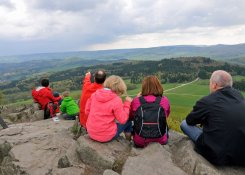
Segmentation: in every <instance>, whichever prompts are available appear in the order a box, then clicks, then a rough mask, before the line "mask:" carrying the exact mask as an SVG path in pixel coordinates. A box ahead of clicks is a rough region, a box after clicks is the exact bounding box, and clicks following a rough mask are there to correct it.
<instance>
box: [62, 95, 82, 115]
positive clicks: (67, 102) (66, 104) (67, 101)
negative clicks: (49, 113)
mask: <svg viewBox="0 0 245 175" xmlns="http://www.w3.org/2000/svg"><path fill="white" fill-rule="evenodd" d="M60 110H61V112H62V113H66V114H68V115H71V116H72V115H75V114H77V113H79V107H78V105H77V104H76V102H75V101H74V100H73V98H72V97H65V98H64V99H63V101H62V103H61V106H60Z"/></svg>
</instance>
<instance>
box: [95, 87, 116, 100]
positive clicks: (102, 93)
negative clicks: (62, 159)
mask: <svg viewBox="0 0 245 175" xmlns="http://www.w3.org/2000/svg"><path fill="white" fill-rule="evenodd" d="M94 95H95V98H96V100H97V101H99V102H107V101H110V100H112V99H113V98H115V97H117V94H116V93H114V92H112V91H111V90H110V89H104V88H103V89H99V90H97V91H96V92H95V94H94Z"/></svg>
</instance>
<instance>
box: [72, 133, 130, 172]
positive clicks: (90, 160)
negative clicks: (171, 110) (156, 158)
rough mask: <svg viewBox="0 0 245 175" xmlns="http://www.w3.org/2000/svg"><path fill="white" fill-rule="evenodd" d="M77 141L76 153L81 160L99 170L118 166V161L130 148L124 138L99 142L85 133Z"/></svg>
mask: <svg viewBox="0 0 245 175" xmlns="http://www.w3.org/2000/svg"><path fill="white" fill-rule="evenodd" d="M77 141H78V143H79V147H78V148H77V153H78V155H79V157H80V159H81V161H82V162H84V163H86V164H88V165H91V166H94V167H97V168H99V169H101V170H105V169H113V168H114V167H116V168H118V167H117V166H118V162H121V161H120V160H122V161H123V159H122V157H123V155H124V154H125V153H126V152H129V151H130V149H131V147H130V145H129V142H128V141H126V140H125V139H118V140H114V141H111V142H108V143H99V142H96V141H93V140H91V139H90V138H89V137H88V136H87V135H85V136H83V137H79V139H78V140H77ZM119 164H120V163H119Z"/></svg>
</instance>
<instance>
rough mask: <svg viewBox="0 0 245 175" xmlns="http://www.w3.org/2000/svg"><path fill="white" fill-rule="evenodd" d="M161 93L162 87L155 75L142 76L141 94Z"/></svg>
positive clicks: (159, 94)
mask: <svg viewBox="0 0 245 175" xmlns="http://www.w3.org/2000/svg"><path fill="white" fill-rule="evenodd" d="M162 94H163V87H162V85H161V82H160V81H159V79H158V78H157V77H156V76H154V75H151V76H147V77H145V78H144V80H143V82H142V88H141V95H143V96H146V95H154V96H162Z"/></svg>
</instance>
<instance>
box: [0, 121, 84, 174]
mask: <svg viewBox="0 0 245 175" xmlns="http://www.w3.org/2000/svg"><path fill="white" fill-rule="evenodd" d="M72 124H73V121H64V120H61V121H60V122H54V121H53V120H51V119H50V120H42V121H38V122H33V123H21V124H16V125H10V127H9V128H7V129H6V131H5V129H4V130H2V131H1V132H0V140H1V142H6V141H7V142H8V143H9V144H10V145H11V147H12V148H11V150H10V151H9V153H8V154H9V155H7V156H5V155H3V154H2V153H1V152H0V153H1V155H0V156H1V157H2V156H5V158H4V160H3V161H2V162H1V166H0V170H1V171H0V172H2V174H4V175H5V174H6V175H7V174H30V175H39V174H67V172H69V173H70V174H79V173H80V174H83V172H84V168H85V166H84V164H83V163H82V162H73V159H70V158H68V157H69V156H68V155H67V159H69V162H70V166H73V167H69V171H68V170H65V169H67V168H62V170H61V169H60V168H58V161H59V160H60V158H61V157H66V154H69V149H70V148H72V147H73V145H75V141H74V140H73V139H72V134H71V132H70V130H69V128H70V127H71V126H72ZM73 151H74V152H75V149H74V148H73ZM69 155H70V154H69ZM74 159H75V158H74ZM63 163H64V162H63ZM65 166H66V167H67V164H65ZM63 169H64V170H63ZM73 171H74V172H73ZM78 172H79V173H78ZM0 174H1V173H0Z"/></svg>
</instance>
